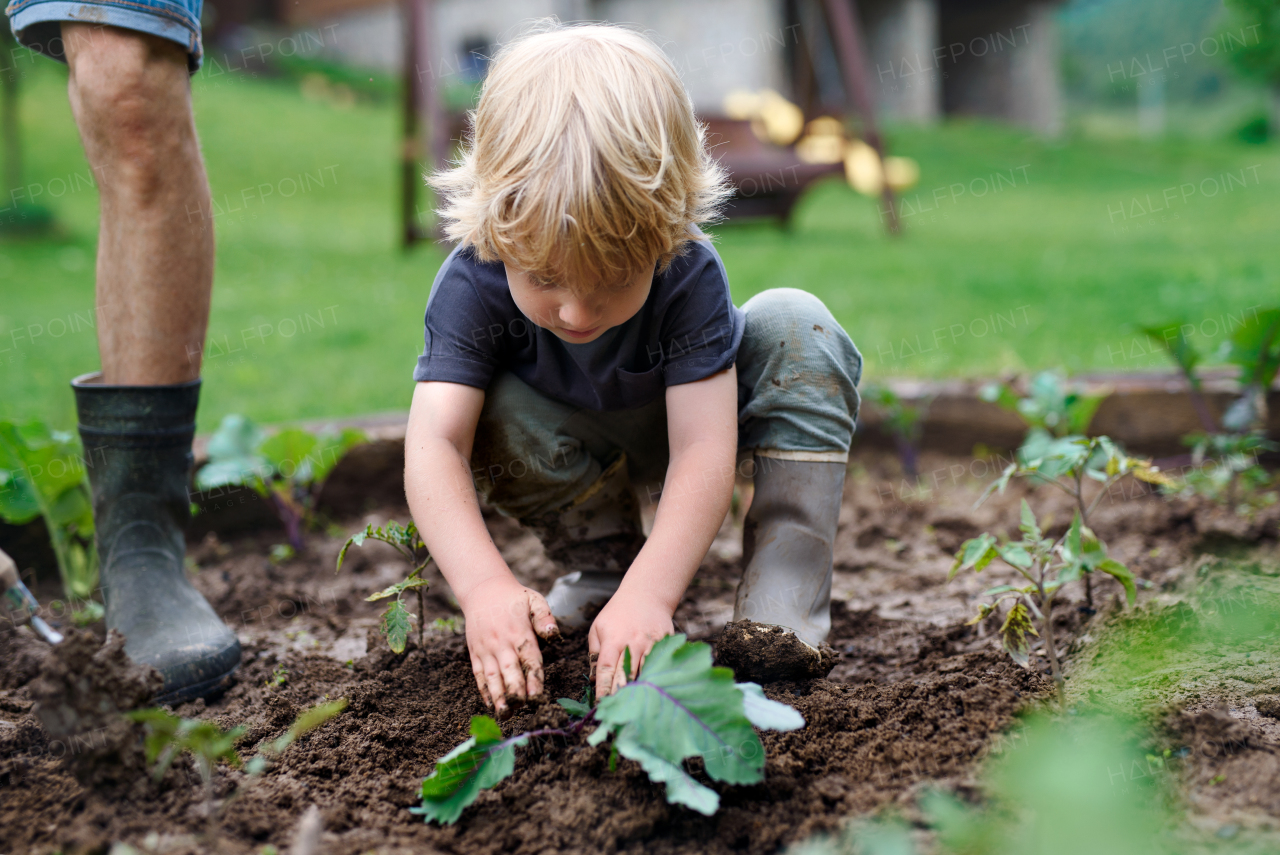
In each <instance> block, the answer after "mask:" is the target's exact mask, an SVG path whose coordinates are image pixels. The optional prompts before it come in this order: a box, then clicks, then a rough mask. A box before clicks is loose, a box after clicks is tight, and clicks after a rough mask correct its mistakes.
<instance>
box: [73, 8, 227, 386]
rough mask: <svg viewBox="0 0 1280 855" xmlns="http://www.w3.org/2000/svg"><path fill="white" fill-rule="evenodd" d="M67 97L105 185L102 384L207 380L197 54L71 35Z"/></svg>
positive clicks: (111, 31) (89, 27) (110, 32)
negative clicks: (192, 63) (191, 74)
mask: <svg viewBox="0 0 1280 855" xmlns="http://www.w3.org/2000/svg"><path fill="white" fill-rule="evenodd" d="M62 35H63V41H64V43H65V45H66V51H67V64H68V65H69V66H70V69H71V77H70V80H69V82H68V86H67V88H68V95H69V97H70V99H71V110H72V113H73V114H74V115H75V119H76V124H77V125H78V126H79V128H80V139H81V141H82V142H83V144H84V149H85V154H86V156H87V157H88V159H89V164H90V166H91V167H92V169H93V171H94V174H95V175H96V176H97V178H98V186H99V196H100V211H101V223H100V225H99V232H98V268H97V306H98V350H99V353H100V354H101V357H102V373H103V378H102V382H104V383H107V384H111V385H126V386H154V385H165V384H171V383H182V382H185V381H188V380H194V379H196V378H197V377H199V376H200V357H201V354H202V352H203V350H204V337H205V328H206V327H207V326H208V322H209V298H210V294H211V292H212V289H213V223H212V220H211V219H210V218H209V217H208V214H207V212H208V211H209V210H210V202H209V182H208V179H207V178H206V176H205V171H204V162H203V160H202V159H201V156H200V143H199V140H198V139H197V138H196V128H195V121H194V118H193V115H192V110H191V86H190V81H189V78H188V75H187V54H186V51H185V50H184V49H183V48H182V46H181V45H178V44H177V43H175V42H170V41H168V40H166V39H161V38H158V37H155V36H150V35H146V34H143V33H137V32H132V31H130V30H122V29H117V28H114V27H104V26H101V25H94V24H77V23H64V24H63V25H62Z"/></svg>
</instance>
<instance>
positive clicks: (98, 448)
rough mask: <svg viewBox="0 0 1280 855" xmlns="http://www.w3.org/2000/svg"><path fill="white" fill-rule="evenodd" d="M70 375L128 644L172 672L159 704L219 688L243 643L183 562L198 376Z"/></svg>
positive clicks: (108, 587)
mask: <svg viewBox="0 0 1280 855" xmlns="http://www.w3.org/2000/svg"><path fill="white" fill-rule="evenodd" d="M100 379H101V375H98V374H86V375H84V376H81V377H77V378H76V379H75V380H73V381H72V382H71V386H72V388H73V389H74V390H75V395H76V409H77V410H78V412H79V415H80V437H81V439H82V440H83V441H84V454H85V462H86V466H87V468H88V472H89V484H90V486H91V487H92V489H93V518H94V529H95V539H96V540H97V545H98V559H99V568H100V574H101V584H102V595H103V600H104V602H105V604H106V618H107V628H108V629H114V630H118V631H119V632H121V633H122V634H123V635H124V636H125V638H126V639H127V640H126V643H125V652H126V653H127V654H128V655H129V658H130V659H132V660H134V661H135V662H142V663H145V664H147V665H150V666H152V667H154V668H155V669H156V670H158V671H159V672H160V673H161V675H162V676H163V677H164V687H163V688H162V689H161V690H160V691H161V694H160V695H159V696H158V697H157V698H156V700H157V701H158V702H159V703H181V702H182V701H186V700H191V699H193V698H197V697H201V696H204V695H207V694H209V693H211V692H212V691H213V690H214V689H216V688H218V685H219V684H220V683H221V682H222V680H223V679H224V678H225V677H227V675H229V674H230V673H231V672H232V671H233V670H235V667H236V665H237V664H238V663H239V662H240V642H239V641H238V640H237V639H236V635H235V633H234V632H232V631H231V630H230V629H229V628H228V627H227V625H226V624H224V623H223V622H222V621H221V620H220V619H219V618H218V616H217V615H216V614H214V611H213V608H212V607H211V606H210V605H209V603H208V602H207V601H206V600H205V598H204V597H203V596H201V595H200V593H199V592H198V591H197V590H196V589H195V588H194V587H192V585H191V583H190V582H189V581H188V580H187V577H186V574H185V572H184V570H183V558H184V556H185V554H186V541H185V537H184V535H183V530H184V528H185V527H186V524H187V521H188V520H189V519H190V515H191V510H190V508H191V505H190V496H189V494H188V492H187V485H188V479H189V478H190V475H191V463H192V457H191V440H192V438H193V437H194V436H195V429H196V426H195V416H196V405H197V403H198V401H199V398H200V381H199V380H193V381H191V382H190V383H182V384H178V385H173V386H105V385H102V384H101V383H100V382H98V381H99V380H100Z"/></svg>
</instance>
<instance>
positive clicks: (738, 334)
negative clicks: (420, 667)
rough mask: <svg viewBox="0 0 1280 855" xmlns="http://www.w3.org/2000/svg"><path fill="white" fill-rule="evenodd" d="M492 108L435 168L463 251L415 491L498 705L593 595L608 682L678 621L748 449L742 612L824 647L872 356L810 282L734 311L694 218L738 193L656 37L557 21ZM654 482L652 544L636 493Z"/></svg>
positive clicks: (521, 54) (537, 38) (498, 88)
mask: <svg viewBox="0 0 1280 855" xmlns="http://www.w3.org/2000/svg"><path fill="white" fill-rule="evenodd" d="M472 121H473V133H472V137H471V139H470V140H469V143H468V146H467V148H466V150H465V151H464V153H463V157H462V160H461V161H460V163H459V165H457V166H456V168H454V169H452V170H449V171H446V172H443V173H441V174H438V175H437V176H435V178H434V179H433V185H434V186H435V187H436V189H437V190H438V191H439V192H440V193H441V196H442V200H443V202H442V208H441V211H440V213H441V215H442V216H443V218H444V220H445V222H446V234H447V235H448V237H449V238H450V239H452V240H455V241H458V247H457V248H456V249H455V250H454V251H453V252H452V253H451V254H450V255H449V257H448V259H447V260H446V261H445V263H444V265H443V266H442V267H441V269H440V272H439V273H438V274H437V276H436V279H435V283H434V284H433V286H432V290H431V296H430V299H429V300H428V302H427V310H426V346H425V349H424V351H423V354H422V356H421V357H420V358H419V359H418V365H417V369H416V370H415V372H414V379H415V380H416V381H417V383H418V385H417V389H416V391H415V392H414V397H413V407H412V412H411V413H410V416H409V428H408V435H407V438H406V444H405V445H406V447H405V457H406V467H405V490H406V493H407V494H408V499H409V507H410V509H411V510H412V512H413V518H414V520H415V521H416V522H417V524H418V529H419V530H420V531H421V533H422V537H423V540H424V541H425V542H426V544H427V546H428V547H429V548H430V550H431V554H432V555H433V556H434V557H435V560H436V562H437V564H438V565H439V567H440V571H441V572H442V573H443V574H444V577H445V578H446V579H447V580H448V582H449V584H450V586H451V587H452V589H453V592H454V594H455V595H456V596H457V598H458V602H459V604H460V605H461V607H462V611H463V615H464V616H465V619H466V633H467V646H468V648H469V650H470V653H471V664H472V669H473V671H474V673H475V677H476V684H477V685H478V686H479V688H480V694H481V696H482V697H483V698H484V700H485V702H486V703H487V704H489V705H490V706H493V707H496V710H497V712H498V713H499V714H503V713H505V712H506V709H507V704H508V701H509V700H517V701H518V700H523V699H525V698H527V697H529V696H531V695H536V694H538V693H540V692H541V691H542V677H543V673H542V657H541V653H540V651H539V648H538V640H537V637H536V636H542V637H543V638H546V637H549V636H551V635H553V634H555V633H556V632H557V621H558V622H559V623H560V624H561V625H564V626H569V627H580V626H585V625H586V622H587V617H588V616H589V615H590V614H591V613H592V612H594V611H595V610H596V609H597V608H599V614H598V615H597V616H596V617H595V619H594V621H593V622H592V623H591V629H590V633H589V646H590V651H591V653H592V655H593V656H594V657H596V659H595V661H596V686H597V692H598V693H599V694H600V695H604V694H608V693H609V692H612V691H614V690H615V689H616V688H617V687H619V686H621V685H623V684H625V682H626V680H627V678H628V677H629V676H632V677H633V676H634V674H635V672H636V671H638V670H639V667H640V663H641V661H642V660H643V658H644V655H645V654H646V653H647V652H648V651H649V649H650V648H651V647H652V646H653V644H654V642H656V641H657V640H659V639H661V638H662V637H663V636H665V635H667V634H670V633H671V632H673V631H674V627H673V625H672V615H673V613H674V612H675V609H676V606H677V605H678V604H679V602H680V599H681V597H682V596H683V595H684V591H685V589H686V588H687V587H688V585H689V583H690V581H691V580H692V578H693V575H694V573H695V571H696V570H697V568H698V565H699V564H700V563H701V562H702V559H703V557H704V556H705V555H706V552H707V549H708V548H709V547H710V545H711V541H712V539H713V538H714V537H715V535H716V532H717V531H718V530H719V528H720V525H721V523H722V522H723V520H724V518H725V514H726V512H727V511H728V508H729V500H730V497H731V494H732V491H733V481H734V472H735V461H736V459H737V457H738V454H739V451H740V450H741V452H742V454H743V455H744V456H745V460H744V463H743V464H742V465H743V466H744V467H746V468H744V470H743V471H744V473H748V474H749V473H750V472H751V471H754V484H755V493H754V498H753V500H752V503H751V507H750V510H749V511H748V513H747V520H746V536H745V544H744V547H745V548H744V561H745V562H746V569H745V572H744V574H743V579H742V582H741V585H740V586H739V589H738V595H737V602H736V606H735V614H734V617H735V619H749V620H752V621H757V622H759V623H762V624H767V625H772V626H775V627H785V628H786V630H785V632H786V634H787V635H788V636H790V637H791V638H792V643H793V644H798V643H799V642H803V644H805V645H808V646H809V647H810V648H817V646H818V645H819V644H821V643H822V641H823V640H824V639H825V637H826V635H827V632H828V629H829V628H830V594H831V560H832V542H833V540H834V538H835V532H836V522H837V518H838V516H839V510H840V498H841V492H842V486H843V483H844V474H845V465H846V460H847V457H848V450H849V444H850V441H851V439H852V435H853V430H854V422H855V419H856V416H857V411H858V394H857V391H856V384H857V382H858V378H859V375H860V373H861V366H862V358H861V356H860V355H859V354H858V351H857V349H856V348H855V347H854V346H853V343H852V342H851V341H850V340H849V337H848V336H847V335H846V334H845V333H844V331H843V330H842V329H841V328H840V326H839V325H838V324H837V323H836V321H835V319H834V318H832V316H831V314H830V312H828V311H827V309H826V307H824V306H823V305H822V303H821V302H820V301H819V300H818V299H817V298H816V297H813V296H812V295H810V294H808V293H806V292H803V291H798V290H792V289H777V290H771V291H765V292H764V293H761V294H759V295H757V296H756V297H754V298H753V299H751V300H749V301H748V302H747V303H746V305H745V306H743V307H742V308H741V309H739V308H737V307H735V306H734V305H733V303H732V301H731V299H730V294H729V284H728V281H727V278H726V275H725V271H724V266H723V264H721V262H720V259H719V257H718V256H717V255H716V252H715V250H714V249H713V248H712V246H711V244H710V242H709V241H708V240H707V239H706V237H705V235H703V234H702V233H701V232H700V231H699V230H698V229H697V226H696V224H697V223H699V222H707V221H709V220H711V219H713V218H714V216H715V213H716V210H717V208H718V206H719V205H720V204H721V203H722V202H723V201H724V200H725V198H726V197H727V195H728V192H729V191H728V190H727V185H726V180H725V176H724V173H723V171H722V170H721V169H720V167H719V166H718V165H717V164H716V162H715V161H714V160H712V159H711V157H710V155H709V154H708V152H707V150H706V147H705V144H704V139H703V129H702V127H701V126H700V125H699V124H698V122H697V120H696V119H695V117H694V113H693V105H692V102H691V101H690V99H689V96H688V94H687V93H686V91H685V89H684V87H683V85H682V83H681V81H680V79H679V76H678V74H677V72H676V70H675V68H674V66H673V65H672V64H671V62H670V61H669V60H668V59H667V58H666V57H665V56H664V55H663V54H662V52H661V51H660V50H659V49H658V48H657V47H656V46H655V45H654V44H653V43H652V42H650V41H649V40H647V39H646V38H644V37H643V36H641V35H639V34H637V33H635V32H632V31H629V30H626V29H622V28H617V27H610V26H597V25H592V26H558V25H557V26H555V27H554V28H552V29H549V30H544V31H541V32H537V33H534V34H531V35H526V36H524V37H523V38H521V39H519V40H517V41H515V42H514V43H512V44H509V45H508V46H506V47H504V48H503V49H502V51H501V52H500V53H499V54H498V56H497V57H496V58H495V60H494V62H493V63H492V65H491V66H490V70H489V74H488V77H487V78H486V80H485V83H484V89H483V92H482V94H481V98H480V103H479V106H478V108H477V109H476V111H475V113H474V115H473V117H472ZM659 481H661V482H662V483H663V489H662V491H661V498H660V499H659V502H658V506H657V514H656V518H655V521H654V524H653V529H652V532H651V533H650V535H649V536H648V538H647V539H646V538H645V537H644V535H643V533H642V531H641V524H640V514H639V509H638V505H637V502H636V498H635V494H634V492H633V489H632V484H645V483H655V482H659ZM477 488H478V489H479V491H480V492H481V493H482V494H483V495H484V497H485V500H486V501H487V502H488V503H490V504H491V505H493V506H494V507H496V508H497V509H498V510H500V511H501V512H502V513H504V514H506V515H509V516H512V517H515V518H516V519H518V520H519V521H520V522H521V523H522V524H524V525H525V526H526V527H528V528H531V529H532V530H533V531H535V532H536V533H537V534H538V535H539V537H540V538H541V539H542V542H543V544H544V545H545V547H546V549H547V553H548V555H549V556H550V557H551V558H552V559H553V560H554V561H556V562H557V563H558V564H559V565H560V566H561V567H562V568H563V569H564V570H565V571H567V573H566V575H564V576H563V577H561V578H560V579H558V580H557V581H556V583H555V585H554V587H553V588H552V590H551V592H550V594H549V595H548V596H547V598H546V599H544V598H543V597H542V596H541V595H540V594H538V593H537V592H535V591H533V590H531V589H529V588H526V587H524V586H523V585H521V584H520V583H519V582H518V581H516V579H515V577H514V576H513V575H512V573H511V571H510V569H509V568H508V567H507V565H506V564H505V563H504V561H503V559H502V556H501V555H499V553H498V550H497V549H496V548H495V547H494V545H493V542H492V540H491V539H490V538H489V535H488V533H487V531H486V529H485V525H484V521H483V519H482V518H481V515H480V509H479V504H478V501H477V497H476V491H477ZM601 607H602V608H601ZM773 632H780V631H778V630H774V631H773ZM792 633H794V635H791V634H792ZM797 640H798V641H797ZM628 647H629V648H630V650H631V654H632V660H631V662H632V674H630V675H628V674H624V673H623V668H622V662H623V651H624V649H626V648H628ZM806 649H808V648H806ZM812 652H813V655H814V656H815V657H816V656H817V651H816V649H814V650H812Z"/></svg>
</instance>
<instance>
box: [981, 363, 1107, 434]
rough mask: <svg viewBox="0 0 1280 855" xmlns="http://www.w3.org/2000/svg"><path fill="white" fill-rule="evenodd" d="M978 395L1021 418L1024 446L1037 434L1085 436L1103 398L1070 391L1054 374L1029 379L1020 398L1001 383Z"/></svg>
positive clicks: (1062, 379) (987, 387)
mask: <svg viewBox="0 0 1280 855" xmlns="http://www.w3.org/2000/svg"><path fill="white" fill-rule="evenodd" d="M978 394H979V397H981V398H982V400H984V401H989V402H991V403H993V404H998V405H999V406H1001V407H1003V408H1004V409H1006V410H1009V411H1011V412H1014V413H1017V414H1018V415H1019V416H1021V417H1022V420H1023V421H1024V422H1026V423H1027V427H1028V433H1027V439H1026V441H1027V442H1029V441H1031V439H1032V438H1033V437H1037V436H1039V435H1041V434H1044V435H1049V436H1057V437H1065V436H1073V435H1078V434H1083V433H1085V432H1087V431H1088V430H1089V425H1090V424H1091V423H1092V422H1093V417H1094V415H1095V414H1096V413H1097V412H1098V407H1099V406H1101V405H1102V402H1103V400H1105V399H1106V397H1107V396H1106V395H1085V394H1082V393H1080V392H1077V391H1075V390H1072V389H1070V388H1068V386H1067V382H1066V380H1065V378H1063V377H1062V375H1060V374H1058V373H1056V372H1054V371H1042V372H1040V373H1039V374H1037V375H1036V376H1035V377H1032V378H1031V382H1030V384H1028V386H1027V394H1026V395H1025V396H1023V397H1019V396H1018V394H1017V393H1016V392H1014V391H1013V389H1011V388H1010V387H1009V386H1007V385H1005V384H1003V383H990V384H988V385H986V386H984V387H983V388H982V389H981V390H980V391H979V393H978Z"/></svg>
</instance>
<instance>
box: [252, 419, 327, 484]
mask: <svg viewBox="0 0 1280 855" xmlns="http://www.w3.org/2000/svg"><path fill="white" fill-rule="evenodd" d="M318 444H319V440H318V439H316V435H315V434H313V433H311V432H310V431H305V430H303V429H302V428H285V429H284V430H282V431H280V432H279V433H276V434H274V435H273V436H271V437H270V438H268V439H266V440H263V442H262V444H261V445H260V446H258V453H259V454H260V455H262V457H264V458H265V459H266V461H267V462H268V463H269V464H270V465H271V468H272V470H273V471H274V472H278V473H279V474H280V477H282V478H284V479H285V480H287V481H292V482H293V483H295V484H300V485H303V486H306V485H308V484H310V483H311V482H312V481H313V480H314V479H315V464H316V460H315V459H314V456H313V452H314V451H315V449H316V445H318Z"/></svg>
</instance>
